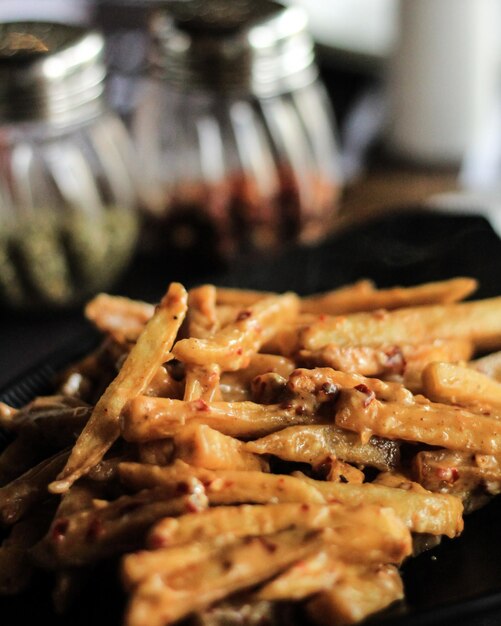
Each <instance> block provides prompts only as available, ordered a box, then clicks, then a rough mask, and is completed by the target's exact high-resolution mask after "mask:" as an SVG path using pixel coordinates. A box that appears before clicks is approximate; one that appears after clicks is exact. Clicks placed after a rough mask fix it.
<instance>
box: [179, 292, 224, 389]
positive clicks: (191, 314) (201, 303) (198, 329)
mask: <svg viewBox="0 0 501 626" xmlns="http://www.w3.org/2000/svg"><path fill="white" fill-rule="evenodd" d="M187 322H188V324H187V325H188V333H189V336H190V337H194V338H197V339H206V338H208V337H210V336H211V335H213V334H214V333H215V332H216V331H217V330H218V327H219V322H218V318H217V314H216V288H215V287H214V285H202V286H201V287H196V288H194V289H190V291H189V294H188V315H187ZM220 376H221V368H220V367H219V365H217V364H215V363H211V364H208V365H197V364H186V377H185V391H184V400H187V401H190V400H198V399H199V398H200V399H202V400H208V401H210V400H220V399H221V394H220V391H219V379H220Z"/></svg>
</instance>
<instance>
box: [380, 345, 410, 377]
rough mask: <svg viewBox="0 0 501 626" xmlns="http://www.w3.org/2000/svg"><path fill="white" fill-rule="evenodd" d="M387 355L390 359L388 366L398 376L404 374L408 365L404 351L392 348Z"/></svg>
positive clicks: (387, 362) (387, 351)
mask: <svg viewBox="0 0 501 626" xmlns="http://www.w3.org/2000/svg"><path fill="white" fill-rule="evenodd" d="M385 354H386V356H387V357H388V360H387V361H386V366H387V367H388V368H389V369H391V370H392V371H393V372H395V373H396V374H403V373H404V372H405V368H406V365H407V363H406V361H405V358H404V355H403V353H402V350H400V348H399V347H398V346H393V347H392V348H389V349H388V350H386V352H385Z"/></svg>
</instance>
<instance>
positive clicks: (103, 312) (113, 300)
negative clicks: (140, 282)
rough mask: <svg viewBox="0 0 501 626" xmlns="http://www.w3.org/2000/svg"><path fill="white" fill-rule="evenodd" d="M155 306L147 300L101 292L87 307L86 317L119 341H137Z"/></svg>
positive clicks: (103, 331)
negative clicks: (141, 300) (142, 300)
mask: <svg viewBox="0 0 501 626" xmlns="http://www.w3.org/2000/svg"><path fill="white" fill-rule="evenodd" d="M154 312H155V307H154V306H153V305H152V304H148V303H146V302H140V301H138V300H130V299H129V298H123V297H121V296H110V295H108V294H105V293H100V294H99V295H97V296H95V298H93V299H92V300H91V301H90V302H89V303H88V304H87V306H86V307H85V317H86V318H87V319H88V320H89V321H91V322H92V323H93V324H94V325H95V326H96V328H98V329H99V330H100V331H101V332H102V333H104V334H106V335H111V336H112V337H113V338H114V339H115V340H116V341H118V342H119V343H123V342H128V341H136V339H137V338H138V337H139V335H140V334H141V333H142V331H143V329H144V327H145V326H146V323H147V322H148V320H149V319H150V318H151V317H153V314H154Z"/></svg>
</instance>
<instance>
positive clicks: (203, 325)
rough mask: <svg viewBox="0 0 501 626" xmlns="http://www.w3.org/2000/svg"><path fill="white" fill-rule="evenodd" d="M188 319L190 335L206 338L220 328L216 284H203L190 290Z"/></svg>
mask: <svg viewBox="0 0 501 626" xmlns="http://www.w3.org/2000/svg"><path fill="white" fill-rule="evenodd" d="M186 320H187V326H188V336H189V337H197V338H199V339H204V338H206V337H209V336H210V335H212V334H214V333H215V332H216V331H217V330H218V327H219V321H218V317H217V310H216V287H214V285H201V286H200V287H194V288H193V289H190V290H189V292H188V315H187V317H186Z"/></svg>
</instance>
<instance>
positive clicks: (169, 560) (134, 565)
mask: <svg viewBox="0 0 501 626" xmlns="http://www.w3.org/2000/svg"><path fill="white" fill-rule="evenodd" d="M182 517H184V516H182ZM167 519H173V518H167ZM237 540H238V538H237V537H231V536H229V535H226V536H223V537H219V538H217V540H214V541H212V542H207V541H206V542H204V543H200V542H192V543H190V544H189V545H183V546H177V547H173V548H158V549H155V550H140V551H138V552H132V553H130V554H127V555H126V556H125V557H124V558H123V559H122V565H121V575H122V582H123V584H124V586H125V587H126V589H127V590H129V591H130V590H131V589H134V587H136V586H137V585H139V584H140V583H141V582H143V581H144V580H146V579H148V578H149V577H150V576H151V575H152V574H156V575H157V576H161V577H167V576H173V575H174V574H175V573H176V572H179V571H182V570H184V569H186V568H188V567H192V566H193V565H196V564H199V563H202V562H204V561H206V560H207V559H212V558H215V557H217V556H218V553H219V552H220V551H221V548H223V547H225V546H228V545H231V544H232V543H236V541H237Z"/></svg>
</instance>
